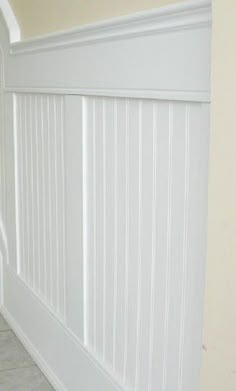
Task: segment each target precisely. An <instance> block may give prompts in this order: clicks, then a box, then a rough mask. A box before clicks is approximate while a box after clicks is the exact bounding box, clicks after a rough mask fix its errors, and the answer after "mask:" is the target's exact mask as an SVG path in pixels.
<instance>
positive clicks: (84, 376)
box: [0, 266, 124, 391]
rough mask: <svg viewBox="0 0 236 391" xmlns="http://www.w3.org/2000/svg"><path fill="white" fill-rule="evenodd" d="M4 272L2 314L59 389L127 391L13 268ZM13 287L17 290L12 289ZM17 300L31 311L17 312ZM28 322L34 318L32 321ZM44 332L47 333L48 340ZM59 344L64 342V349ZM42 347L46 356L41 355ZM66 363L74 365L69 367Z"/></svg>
mask: <svg viewBox="0 0 236 391" xmlns="http://www.w3.org/2000/svg"><path fill="white" fill-rule="evenodd" d="M4 269H5V270H4V277H5V286H6V288H5V289H6V291H7V295H6V300H5V302H4V304H3V306H2V308H1V309H0V311H1V313H2V314H3V316H4V317H5V318H6V321H7V322H9V325H10V326H11V327H12V329H13V331H14V332H15V333H16V335H17V336H18V338H19V339H20V341H21V342H22V343H23V345H24V346H25V348H26V349H27V350H28V352H29V353H30V354H31V355H32V357H33V359H34V360H35V361H36V363H37V364H38V365H39V367H40V368H41V370H42V371H43V373H44V374H45V376H47V377H48V379H49V381H50V382H51V383H52V385H53V386H54V387H55V388H56V390H58V391H66V390H70V391H77V390H80V389H81V390H90V389H91V390H92V389H94V390H95V389H99V390H103V391H124V388H123V387H122V388H121V386H119V384H118V383H117V382H116V381H115V379H113V378H112V377H111V375H109V374H108V372H107V371H106V370H104V369H103V368H102V366H101V365H99V362H98V361H97V360H95V359H94V358H93V357H92V355H91V354H90V353H89V352H88V351H86V350H85V348H84V347H83V346H82V345H81V343H80V342H79V341H78V339H75V337H74V336H73V335H72V333H71V332H70V331H68V330H66V329H65V328H63V327H62V325H61V324H60V322H58V320H57V319H56V318H55V317H54V316H53V315H52V314H51V313H50V311H49V310H48V309H47V308H46V307H45V306H44V305H42V303H40V302H39V301H38V300H37V297H36V296H35V295H34V294H33V293H32V292H31V293H30V294H29V291H28V288H27V286H26V285H25V284H24V282H23V281H21V280H20V279H19V278H18V277H17V276H16V275H15V273H14V272H13V270H12V269H11V267H9V266H8V267H6V266H4ZM13 286H14V289H12V288H11V287H13ZM16 301H19V302H20V303H26V302H27V311H26V312H25V310H24V311H22V310H21V309H20V306H18V311H17V313H16V311H15V304H14V303H15V302H16ZM27 319H31V322H29V321H28V320H27ZM32 325H33V327H32ZM42 330H44V331H43V333H45V335H44V337H43V335H42ZM48 333H50V334H51V339H52V340H54V341H55V343H56V345H57V349H58V350H57V354H56V355H55V351H52V350H51V344H49V343H48V335H49V334H48ZM57 341H60V346H58V344H57ZM56 345H55V349H56ZM42 347H43V352H44V353H43V355H42V354H41V353H40V351H42ZM60 357H61V358H60ZM72 357H73V362H72ZM55 358H56V360H55ZM65 362H67V363H70V365H66V366H65V365H64V364H65ZM88 368H89V369H90V371H91V378H90V377H89V376H88V373H89V371H88ZM92 368H93V370H92ZM78 372H79V376H78ZM57 375H59V376H60V379H59V377H58V376H57ZM75 379H76V380H77V382H76V383H75ZM75 384H76V386H75ZM77 387H78V388H77Z"/></svg>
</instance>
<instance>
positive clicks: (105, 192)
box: [102, 99, 107, 361]
mask: <svg viewBox="0 0 236 391" xmlns="http://www.w3.org/2000/svg"><path fill="white" fill-rule="evenodd" d="M102 122H103V132H102V138H103V326H102V327H103V336H102V338H103V341H102V343H103V352H102V354H103V361H104V360H105V355H106V301H107V298H106V278H107V274H106V273H107V270H106V269H107V249H106V246H107V243H106V203H107V187H106V182H107V176H106V162H107V156H106V154H107V151H106V137H107V135H106V131H107V129H106V100H105V99H103V102H102Z"/></svg>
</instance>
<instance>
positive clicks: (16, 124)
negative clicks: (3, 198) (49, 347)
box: [13, 95, 21, 274]
mask: <svg viewBox="0 0 236 391" xmlns="http://www.w3.org/2000/svg"><path fill="white" fill-rule="evenodd" d="M19 123H20V121H19V113H18V108H17V97H16V95H14V96H13V127H14V158H15V211H16V248H17V251H16V256H17V273H18V274H19V271H20V262H21V261H20V260H21V255H20V252H21V247H20V198H19V197H20V179H19V175H20V153H19V150H20V149H19V148H18V145H19V143H20V139H19Z"/></svg>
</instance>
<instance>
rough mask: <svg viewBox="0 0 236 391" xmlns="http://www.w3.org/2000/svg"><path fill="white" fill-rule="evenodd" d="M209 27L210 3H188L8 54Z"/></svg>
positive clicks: (30, 43) (17, 46) (21, 45)
mask: <svg viewBox="0 0 236 391" xmlns="http://www.w3.org/2000/svg"><path fill="white" fill-rule="evenodd" d="M210 24H211V1H210V0H192V1H186V2H183V3H178V4H174V5H173V4H172V5H168V6H166V7H160V8H157V9H153V10H150V11H144V12H138V13H135V14H132V15H129V16H122V17H118V18H112V19H109V20H107V21H103V22H99V23H93V24H88V25H85V26H82V27H79V28H75V29H70V30H66V31H64V32H59V33H52V34H48V35H46V36H42V37H39V38H36V39H30V40H26V41H23V42H17V43H13V44H12V45H11V50H10V51H11V54H14V55H16V54H23V53H31V52H38V51H42V50H43V51H45V50H49V49H55V48H64V47H70V46H74V45H78V46H79V45H85V44H86V45H88V44H91V43H94V42H101V41H109V40H116V39H123V38H128V37H136V36H142V35H153V34H160V33H163V32H170V31H176V30H184V29H189V28H198V27H203V26H209V25H210Z"/></svg>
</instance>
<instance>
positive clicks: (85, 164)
mask: <svg viewBox="0 0 236 391" xmlns="http://www.w3.org/2000/svg"><path fill="white" fill-rule="evenodd" d="M87 106H88V105H87V98H86V97H83V98H82V155H83V156H82V166H83V169H82V170H83V171H82V172H83V181H82V183H83V316H84V319H83V341H84V345H85V346H87V345H89V343H90V340H89V335H90V333H89V321H90V318H89V305H90V301H89V298H88V289H89V285H88V273H89V268H88V243H89V234H88V224H89V221H88V219H89V211H88V197H89V194H88V187H89V185H88V175H89V167H88V156H89V154H88V150H87V149H88V139H89V135H88V131H89V130H88V121H87V120H88V107H87Z"/></svg>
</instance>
